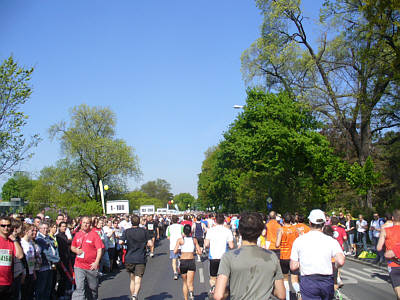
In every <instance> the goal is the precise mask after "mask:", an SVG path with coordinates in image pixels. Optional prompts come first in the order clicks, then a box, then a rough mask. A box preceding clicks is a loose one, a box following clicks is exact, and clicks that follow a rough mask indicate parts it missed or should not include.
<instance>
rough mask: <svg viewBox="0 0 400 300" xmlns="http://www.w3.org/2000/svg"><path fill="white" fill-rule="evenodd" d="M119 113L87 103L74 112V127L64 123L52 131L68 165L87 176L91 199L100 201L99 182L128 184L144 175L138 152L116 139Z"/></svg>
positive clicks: (84, 179)
mask: <svg viewBox="0 0 400 300" xmlns="http://www.w3.org/2000/svg"><path fill="white" fill-rule="evenodd" d="M115 122H116V117H115V114H114V113H113V112H112V111H111V110H110V109H108V108H102V107H89V106H87V105H85V104H82V105H79V106H76V107H74V108H73V109H72V110H71V124H70V125H69V126H67V124H66V123H65V122H60V123H58V124H55V125H53V126H52V127H51V128H50V130H49V131H50V135H51V136H52V137H55V136H57V137H58V138H59V139H60V141H61V146H62V149H63V152H64V154H65V155H66V159H67V160H68V163H69V164H70V165H71V166H73V167H74V168H76V169H77V170H78V171H79V172H80V173H81V174H82V176H83V181H82V185H83V186H84V187H85V189H86V196H87V197H88V198H89V199H94V200H96V201H100V188H99V181H100V180H102V181H103V182H104V183H107V182H108V181H112V180H115V179H116V178H117V179H118V180H119V181H124V180H125V179H126V178H127V177H128V176H132V177H134V178H138V177H139V176H140V175H141V172H140V169H139V164H138V158H137V156H136V155H135V154H134V149H133V148H132V147H131V146H128V145H126V143H125V141H124V140H122V139H118V138H116V134H115Z"/></svg>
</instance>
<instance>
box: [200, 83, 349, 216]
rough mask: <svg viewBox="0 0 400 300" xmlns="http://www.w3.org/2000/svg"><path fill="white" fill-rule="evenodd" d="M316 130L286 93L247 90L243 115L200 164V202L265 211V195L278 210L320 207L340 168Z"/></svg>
mask: <svg viewBox="0 0 400 300" xmlns="http://www.w3.org/2000/svg"><path fill="white" fill-rule="evenodd" d="M318 128H319V123H318V122H317V121H316V119H315V118H314V117H313V115H312V113H311V110H310V108H309V107H308V106H306V105H304V104H302V103H301V102H296V101H294V100H293V98H291V97H289V96H288V94H287V93H279V94H266V93H264V92H263V91H261V90H257V89H252V90H249V91H248V97H247V103H246V105H245V107H244V111H243V113H241V114H240V115H239V117H238V118H237V119H236V120H235V121H234V122H233V124H231V126H230V128H229V130H228V131H227V132H226V133H225V134H224V140H223V141H221V143H220V144H219V145H218V147H217V148H214V149H211V151H209V152H208V153H207V157H206V159H205V161H204V162H203V166H202V172H201V174H200V175H199V186H198V194H199V199H200V201H201V202H203V203H204V205H205V206H207V207H212V206H215V207H219V205H222V208H223V209H225V210H229V211H238V210H239V211H240V210H262V211H266V210H267V204H266V199H267V197H271V198H272V199H273V203H274V204H273V205H274V207H275V208H280V209H289V208H290V209H306V208H311V207H315V206H316V205H319V206H321V205H325V204H326V202H327V201H328V200H329V199H330V197H331V195H330V194H329V193H328V191H329V184H330V182H331V181H332V180H334V179H335V178H339V177H340V176H341V171H343V172H344V170H345V166H344V164H342V163H341V161H340V160H339V159H338V158H337V157H336V156H335V155H333V150H332V148H331V147H330V145H329V142H328V141H327V139H326V138H325V137H324V136H323V135H321V134H320V133H318V132H317V129H318ZM294 199H296V201H294Z"/></svg>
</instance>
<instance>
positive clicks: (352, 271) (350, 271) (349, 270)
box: [340, 268, 387, 283]
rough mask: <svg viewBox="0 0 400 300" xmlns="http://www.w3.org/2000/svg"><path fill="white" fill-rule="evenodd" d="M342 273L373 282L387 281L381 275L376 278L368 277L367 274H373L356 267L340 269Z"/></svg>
mask: <svg viewBox="0 0 400 300" xmlns="http://www.w3.org/2000/svg"><path fill="white" fill-rule="evenodd" d="M340 272H341V273H343V274H345V275H346V276H347V277H353V278H357V279H359V280H361V281H366V282H373V283H387V282H386V281H385V280H383V279H381V278H379V277H374V278H367V277H366V276H368V275H369V276H370V277H371V275H372V274H368V272H363V271H360V270H357V269H354V268H346V269H342V270H340ZM355 273H358V274H360V275H361V276H360V275H357V274H355Z"/></svg>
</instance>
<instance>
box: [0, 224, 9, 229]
mask: <svg viewBox="0 0 400 300" xmlns="http://www.w3.org/2000/svg"><path fill="white" fill-rule="evenodd" d="M0 226H1V227H3V228H6V227H8V228H11V224H1V225H0Z"/></svg>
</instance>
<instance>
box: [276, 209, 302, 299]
mask: <svg viewBox="0 0 400 300" xmlns="http://www.w3.org/2000/svg"><path fill="white" fill-rule="evenodd" d="M292 219H293V216H292V215H291V214H290V213H286V214H284V216H283V226H282V227H281V228H280V229H279V230H278V236H277V239H276V245H275V246H276V247H280V250H281V254H280V263H281V269H282V273H283V280H284V281H283V283H284V285H285V288H286V299H290V287H289V271H290V254H291V252H292V246H293V242H294V240H295V239H296V238H297V237H298V236H299V235H298V233H297V230H296V227H295V226H293V225H292V224H291V222H292ZM290 273H291V278H290V279H291V282H292V286H293V289H294V290H295V292H296V295H297V294H300V285H299V279H298V275H299V270H296V271H294V272H290Z"/></svg>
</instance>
